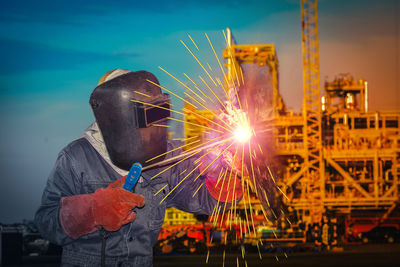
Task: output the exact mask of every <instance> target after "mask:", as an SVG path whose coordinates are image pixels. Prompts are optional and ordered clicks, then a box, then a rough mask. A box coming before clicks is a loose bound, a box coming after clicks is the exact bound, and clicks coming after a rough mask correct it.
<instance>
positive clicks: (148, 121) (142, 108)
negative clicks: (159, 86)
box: [136, 94, 171, 128]
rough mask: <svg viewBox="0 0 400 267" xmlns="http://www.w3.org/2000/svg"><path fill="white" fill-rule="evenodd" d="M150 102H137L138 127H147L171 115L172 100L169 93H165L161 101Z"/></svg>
mask: <svg viewBox="0 0 400 267" xmlns="http://www.w3.org/2000/svg"><path fill="white" fill-rule="evenodd" d="M150 104H151V105H146V104H139V103H136V113H137V116H136V118H137V125H138V128H147V127H150V126H151V125H153V124H157V123H160V122H164V121H166V120H167V119H168V118H169V117H171V101H170V100H169V95H168V94H163V95H162V97H161V99H160V100H159V101H157V102H155V103H150Z"/></svg>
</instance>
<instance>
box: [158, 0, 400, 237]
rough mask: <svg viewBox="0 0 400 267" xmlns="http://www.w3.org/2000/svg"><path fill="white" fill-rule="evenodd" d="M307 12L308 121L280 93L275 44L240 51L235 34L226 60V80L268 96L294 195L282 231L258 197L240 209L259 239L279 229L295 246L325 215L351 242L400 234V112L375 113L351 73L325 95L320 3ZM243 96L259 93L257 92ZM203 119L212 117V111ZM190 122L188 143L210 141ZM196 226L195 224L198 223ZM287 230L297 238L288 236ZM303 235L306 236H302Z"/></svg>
mask: <svg viewBox="0 0 400 267" xmlns="http://www.w3.org/2000/svg"><path fill="white" fill-rule="evenodd" d="M301 13H302V16H301V17H302V22H301V23H302V53H303V109H302V113H301V114H296V113H295V112H293V111H291V110H288V109H287V108H286V107H285V104H284V101H283V99H282V97H281V96H280V94H279V84H278V73H279V71H278V65H279V64H278V59H277V55H276V53H275V48H274V45H273V44H249V45H246V44H236V43H235V40H234V38H233V36H232V35H231V32H230V30H229V29H228V30H227V36H228V37H227V40H228V44H227V48H226V49H225V50H224V51H223V54H222V55H223V57H224V59H226V64H225V67H226V69H227V74H226V78H227V80H228V81H232V82H233V83H234V82H235V81H236V80H237V81H238V82H237V84H240V81H239V80H240V79H243V80H244V81H243V83H244V84H245V85H246V81H251V82H253V83H256V84H257V86H259V87H262V88H264V89H265V90H264V92H265V94H264V95H263V98H262V99H260V101H261V104H263V105H265V106H269V110H263V112H262V114H263V116H266V118H267V119H268V120H265V121H268V123H269V125H268V126H272V129H273V140H274V142H273V147H271V148H270V149H271V151H274V153H275V155H276V156H275V159H274V161H275V162H277V163H279V166H280V168H278V169H277V170H276V177H275V179H276V182H277V186H279V188H280V189H281V190H282V191H283V192H284V193H285V194H286V196H287V198H283V200H284V203H285V206H286V209H285V211H286V212H285V214H286V217H285V219H286V220H285V219H283V220H280V221H279V222H278V225H277V224H275V225H270V224H268V223H267V222H266V221H265V219H264V217H263V216H259V215H261V214H262V213H261V209H260V208H259V205H260V203H259V201H258V200H257V198H256V197H255V195H254V196H253V195H252V196H251V204H252V210H250V209H249V207H245V206H243V203H242V202H241V203H239V206H240V207H238V208H241V209H247V210H248V212H252V213H253V214H254V218H255V225H253V227H256V228H257V229H259V231H258V230H257V231H253V232H254V233H255V235H258V238H259V237H263V236H264V237H271V236H272V237H273V235H272V234H266V233H269V232H268V229H269V230H271V229H275V232H273V234H274V235H275V237H274V238H278V239H279V238H280V239H285V237H289V236H290V237H291V238H292V240H299V241H305V239H306V237H305V230H306V229H305V227H304V225H312V224H315V223H320V222H321V221H322V220H323V217H324V216H328V217H329V219H330V220H331V221H332V222H335V224H337V225H339V227H338V228H340V229H341V230H340V231H341V232H342V234H343V235H345V236H346V238H347V240H352V239H357V238H360V237H361V233H363V232H367V231H369V230H371V229H372V228H374V227H376V226H379V225H384V224H387V225H389V226H393V225H394V226H395V227H396V228H397V229H399V224H400V215H396V214H397V205H398V203H399V178H400V126H399V124H400V111H372V110H369V108H368V90H369V88H368V83H367V81H365V80H362V79H354V78H353V77H352V76H351V75H350V74H339V75H337V76H336V77H335V78H334V80H332V81H325V83H324V90H323V92H322V96H321V90H320V79H319V51H318V13H317V1H316V0H302V1H301ZM241 90H252V89H251V85H250V86H248V87H246V86H244V87H242V88H241ZM372 90H378V88H373V89H372ZM187 108H189V107H187ZM197 112H201V113H202V116H206V117H207V118H209V119H211V118H212V114H211V113H210V112H208V111H206V110H201V111H197ZM185 121H186V122H187V123H185V138H192V139H190V142H192V141H193V139H194V138H199V139H202V134H203V131H204V128H201V127H198V126H195V125H194V124H192V123H196V124H203V125H207V121H206V120H204V121H200V120H199V119H198V117H195V116H193V115H191V114H190V113H186V116H185ZM266 123H267V122H266ZM196 136H199V137H196ZM196 145H197V144H196ZM245 179H246V178H245ZM173 213H175V214H178V213H180V211H177V210H174V211H173ZM239 214H240V213H239ZM171 216H172V217H173V216H178V215H169V213H167V216H166V219H165V223H164V225H165V226H167V225H173V224H174V223H173V220H174V219H171V218H172V217H171ZM396 216H397V217H396ZM236 222H237V221H236ZM188 223H190V224H193V220H190V222H189V221H188ZM282 223H283V224H284V226H282ZM279 224H281V225H279ZM263 229H264V230H263ZM283 229H286V231H289V233H292V234H286V235H285V234H282V233H281V234H280V231H281V230H283ZM225 230H226V229H225ZM254 230H255V229H254ZM298 230H303V232H304V234H303V235H297V234H296V232H297V231H298ZM257 233H258V234H257ZM277 233H278V235H277ZM279 234H280V235H279Z"/></svg>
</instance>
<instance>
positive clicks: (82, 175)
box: [35, 138, 217, 266]
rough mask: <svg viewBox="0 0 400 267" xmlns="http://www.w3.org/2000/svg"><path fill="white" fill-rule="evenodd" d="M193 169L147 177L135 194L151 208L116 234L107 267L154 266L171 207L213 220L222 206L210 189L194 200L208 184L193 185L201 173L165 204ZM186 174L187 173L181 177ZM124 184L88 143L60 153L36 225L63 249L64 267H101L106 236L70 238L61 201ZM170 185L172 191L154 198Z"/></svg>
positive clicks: (83, 141)
mask: <svg viewBox="0 0 400 267" xmlns="http://www.w3.org/2000/svg"><path fill="white" fill-rule="evenodd" d="M171 148H172V147H170V149H171ZM178 153H179V152H178V151H177V152H174V153H170V154H173V155H170V156H174V155H177V154H178ZM194 166H195V165H194V164H193V160H186V161H184V162H182V163H180V164H178V165H177V166H176V167H173V168H171V169H169V170H168V171H166V172H164V173H162V174H161V175H160V176H159V177H157V178H154V179H150V178H151V177H153V176H154V175H156V174H157V173H159V172H160V171H161V170H162V169H156V170H149V171H145V172H143V173H142V178H143V179H140V180H139V183H138V184H137V185H136V187H135V191H134V192H135V193H137V194H141V195H143V196H144V198H145V200H146V204H145V206H144V207H143V208H140V209H136V214H137V216H136V220H135V221H134V222H132V223H129V224H126V225H124V226H122V228H121V229H120V230H118V231H115V232H111V234H110V236H109V237H108V239H107V247H106V265H107V266H152V256H153V246H154V245H155V243H156V242H157V238H158V234H159V232H160V229H161V226H162V224H163V221H164V214H165V209H166V208H167V207H176V208H178V209H180V210H183V211H187V212H192V213H196V214H211V212H212V210H213V208H214V206H215V205H216V204H217V201H216V200H215V199H214V198H213V197H212V196H211V195H210V193H209V192H208V190H207V187H206V186H205V185H204V186H202V187H201V188H200V190H199V191H198V192H197V193H196V195H195V196H194V197H193V194H194V192H195V191H196V190H197V189H198V188H199V186H200V185H201V184H202V183H204V182H205V180H204V179H205V178H204V177H199V178H198V179H197V180H196V181H195V182H194V178H196V177H197V176H198V174H199V172H198V171H197V170H196V171H194V172H193V173H192V174H191V175H190V176H188V178H187V179H186V180H185V181H184V182H182V183H181V184H180V185H179V187H178V188H177V189H176V190H174V192H173V193H171V194H170V195H169V196H168V198H167V199H166V200H165V201H164V202H162V203H161V204H160V201H161V200H162V199H163V198H164V197H165V196H166V194H168V192H169V191H170V190H171V189H172V188H174V186H175V185H177V184H178V183H179V181H180V180H181V179H182V178H183V177H185V174H187V173H188V172H190V171H191V170H192V169H193V168H194ZM184 170H186V171H185V173H184V174H182V175H179V174H181V173H182V172H184ZM120 178H121V175H119V174H118V173H117V172H116V171H115V170H114V169H113V168H111V167H110V165H109V164H108V163H107V162H106V161H105V160H104V159H103V158H102V157H101V155H100V154H99V153H98V152H97V151H96V150H95V149H94V148H93V146H92V145H91V144H90V143H89V142H88V141H87V140H86V139H85V138H80V139H78V140H75V141H73V142H72V143H70V144H69V145H68V146H67V147H65V148H64V149H63V150H62V151H61V152H60V153H59V155H58V158H57V161H56V163H55V167H54V169H53V170H52V172H51V174H50V177H49V178H48V181H47V184H46V187H45V189H44V193H43V197H42V203H41V206H40V208H39V209H38V211H37V212H36V216H35V221H36V224H37V227H38V229H39V230H40V232H41V234H42V235H43V237H44V238H46V239H48V240H50V241H51V242H53V243H55V244H58V245H61V246H63V256H62V265H63V266H99V265H100V256H101V243H102V235H101V233H100V231H96V232H94V233H91V234H88V235H85V236H82V237H80V238H78V239H72V238H70V237H69V236H68V235H66V233H65V232H64V231H63V229H62V227H61V225H60V222H59V217H58V215H59V209H60V199H61V198H62V197H65V196H72V195H79V194H90V193H93V192H95V191H96V190H97V189H99V188H104V187H107V186H108V185H109V184H111V183H112V182H114V181H116V180H118V179H120ZM166 184H168V186H166V187H165V188H164V189H163V190H161V191H160V193H159V194H157V195H156V196H154V194H155V193H156V192H157V191H159V190H160V189H161V188H162V187H163V186H164V185H166Z"/></svg>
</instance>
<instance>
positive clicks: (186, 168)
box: [167, 159, 222, 215]
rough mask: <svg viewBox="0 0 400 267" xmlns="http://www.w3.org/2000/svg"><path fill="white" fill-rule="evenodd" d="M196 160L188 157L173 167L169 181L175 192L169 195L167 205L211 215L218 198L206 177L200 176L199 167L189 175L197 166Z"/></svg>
mask: <svg viewBox="0 0 400 267" xmlns="http://www.w3.org/2000/svg"><path fill="white" fill-rule="evenodd" d="M194 161H195V159H188V160H185V161H183V162H181V163H179V164H178V165H177V166H176V167H175V168H173V170H172V172H171V175H170V177H169V181H168V183H169V190H170V191H171V190H173V192H172V193H171V194H170V196H169V197H168V200H167V207H175V208H177V209H180V210H183V211H186V212H190V213H194V214H207V215H211V213H212V212H213V209H214V207H215V205H216V204H217V200H216V199H215V198H213V197H212V195H211V194H210V192H209V191H208V189H207V186H206V177H205V176H203V175H202V176H199V174H200V171H199V169H196V170H194V171H193V172H192V173H191V174H190V175H188V174H189V173H190V172H191V171H192V170H193V169H194V168H195V166H196V165H195V164H194ZM187 175H188V176H187ZM185 177H186V178H185ZM195 180H196V181H195ZM178 184H179V185H178ZM221 204H222V203H220V205H221Z"/></svg>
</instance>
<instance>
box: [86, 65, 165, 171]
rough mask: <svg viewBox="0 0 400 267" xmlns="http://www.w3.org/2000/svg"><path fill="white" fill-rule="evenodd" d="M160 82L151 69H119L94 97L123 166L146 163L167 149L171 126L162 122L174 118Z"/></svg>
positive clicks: (100, 119) (112, 150) (104, 131)
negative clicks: (168, 130)
mask: <svg viewBox="0 0 400 267" xmlns="http://www.w3.org/2000/svg"><path fill="white" fill-rule="evenodd" d="M116 73H117V74H116ZM104 76H107V77H106V78H104ZM156 84H157V85H158V84H159V83H158V80H157V78H156V77H155V76H154V75H153V74H152V73H150V72H147V71H137V72H130V71H127V70H121V69H118V70H115V71H111V72H108V73H106V74H105V75H103V77H102V79H101V80H100V82H99V85H98V86H97V87H96V88H95V89H94V90H93V92H92V95H91V96H90V101H89V103H90V105H91V107H92V110H93V113H94V116H95V117H96V121H97V124H98V126H99V128H100V131H101V133H102V135H103V139H104V143H105V145H106V148H107V151H108V153H109V156H110V159H111V161H112V162H113V163H114V164H115V165H116V166H117V167H119V168H122V169H125V170H129V169H130V167H131V165H132V164H133V163H135V162H140V163H141V164H142V165H144V166H145V165H146V160H148V159H150V158H152V157H155V156H158V155H160V154H162V153H165V152H166V151H167V139H168V134H167V128H166V127H161V126H159V125H165V123H166V120H167V118H168V117H170V100H169V95H168V94H162V93H161V89H160V88H159V87H158V86H157V85H156ZM162 159H163V157H159V158H158V159H157V160H158V161H160V160H162ZM155 162H157V161H156V160H154V161H152V163H155Z"/></svg>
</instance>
